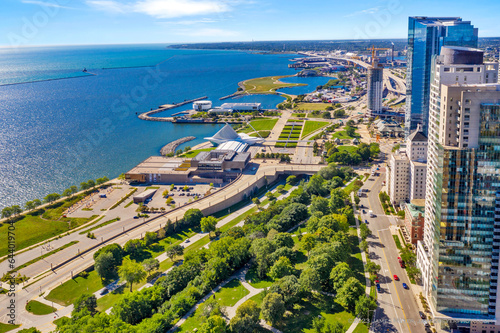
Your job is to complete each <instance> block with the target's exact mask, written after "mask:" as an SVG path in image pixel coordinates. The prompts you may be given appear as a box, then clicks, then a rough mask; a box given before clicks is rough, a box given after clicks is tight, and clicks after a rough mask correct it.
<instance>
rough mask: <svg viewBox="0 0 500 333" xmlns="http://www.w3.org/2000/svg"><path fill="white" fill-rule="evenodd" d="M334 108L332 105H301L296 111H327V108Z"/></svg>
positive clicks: (298, 105)
mask: <svg viewBox="0 0 500 333" xmlns="http://www.w3.org/2000/svg"><path fill="white" fill-rule="evenodd" d="M329 106H332V104H330V103H299V104H297V106H296V107H295V110H300V111H326V108H327V107H329ZM308 117H309V115H308Z"/></svg>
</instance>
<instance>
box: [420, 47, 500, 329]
mask: <svg viewBox="0 0 500 333" xmlns="http://www.w3.org/2000/svg"><path fill="white" fill-rule="evenodd" d="M497 72H498V63H495V64H494V63H490V64H484V63H483V52H482V51H480V50H477V49H471V48H464V47H443V48H442V50H441V55H440V56H439V57H435V65H434V66H433V79H432V84H431V87H430V115H429V144H428V145H429V147H428V159H427V161H428V164H427V183H426V187H427V188H426V202H425V226H424V239H423V241H422V242H418V245H417V265H418V267H419V268H420V270H421V272H422V280H423V287H424V293H425V295H426V297H427V299H428V300H429V303H430V305H431V311H432V312H433V315H434V318H435V319H449V317H450V316H451V317H453V318H461V319H462V320H487V321H488V320H490V321H491V320H495V319H497V318H500V309H498V308H500V307H497V305H496V303H497V297H500V291H499V290H497V288H498V287H497V285H498V258H499V252H500V223H498V225H497V223H496V222H495V211H496V208H495V207H496V205H497V204H499V207H500V200H499V198H500V197H499V194H498V193H499V191H500V85H498V84H496V82H497V80H498V73H497ZM492 82H493V83H492ZM499 217H500V214H499ZM499 221H500V219H499Z"/></svg>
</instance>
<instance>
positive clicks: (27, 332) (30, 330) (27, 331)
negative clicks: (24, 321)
mask: <svg viewBox="0 0 500 333" xmlns="http://www.w3.org/2000/svg"><path fill="white" fill-rule="evenodd" d="M63 318H65V317H63ZM17 332H18V333H42V332H41V331H39V330H37V329H36V327H30V328H25V329H22V330H20V331H17Z"/></svg>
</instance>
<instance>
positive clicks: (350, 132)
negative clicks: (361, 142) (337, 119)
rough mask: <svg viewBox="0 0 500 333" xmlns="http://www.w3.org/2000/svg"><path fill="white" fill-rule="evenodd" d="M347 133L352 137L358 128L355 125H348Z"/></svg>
mask: <svg viewBox="0 0 500 333" xmlns="http://www.w3.org/2000/svg"><path fill="white" fill-rule="evenodd" d="M345 133H346V134H347V136H350V137H351V138H352V137H354V135H355V134H356V129H355V128H354V127H351V126H346V127H345Z"/></svg>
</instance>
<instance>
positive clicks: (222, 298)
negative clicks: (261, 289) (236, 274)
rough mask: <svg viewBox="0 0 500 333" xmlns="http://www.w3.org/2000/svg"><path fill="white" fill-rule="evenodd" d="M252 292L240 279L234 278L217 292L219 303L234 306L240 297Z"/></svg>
mask: <svg viewBox="0 0 500 333" xmlns="http://www.w3.org/2000/svg"><path fill="white" fill-rule="evenodd" d="M248 294H250V292H249V291H248V290H247V288H245V287H243V285H242V284H241V282H240V281H238V280H232V281H230V282H229V283H228V284H226V285H225V286H224V287H222V288H221V289H220V290H219V291H218V292H216V293H215V299H216V300H217V303H219V304H220V305H222V306H234V305H235V304H236V303H237V302H238V301H239V300H240V299H242V298H243V297H245V296H246V295H248Z"/></svg>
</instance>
